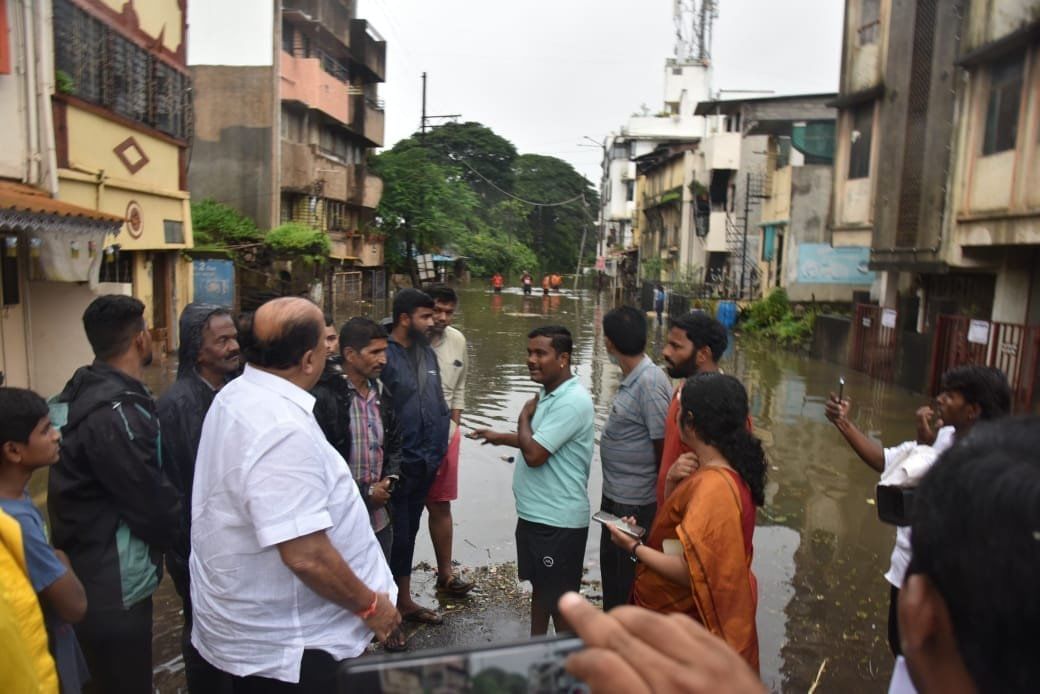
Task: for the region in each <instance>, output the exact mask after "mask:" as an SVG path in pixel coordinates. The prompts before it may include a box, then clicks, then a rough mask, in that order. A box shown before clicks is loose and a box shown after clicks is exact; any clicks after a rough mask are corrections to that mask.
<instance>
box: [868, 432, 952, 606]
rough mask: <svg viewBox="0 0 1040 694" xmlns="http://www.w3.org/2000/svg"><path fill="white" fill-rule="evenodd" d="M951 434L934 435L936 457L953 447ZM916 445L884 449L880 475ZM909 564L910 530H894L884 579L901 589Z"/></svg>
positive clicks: (902, 445) (938, 433)
mask: <svg viewBox="0 0 1040 694" xmlns="http://www.w3.org/2000/svg"><path fill="white" fill-rule="evenodd" d="M953 433H954V430H953V427H952V426H946V427H943V428H942V429H940V430H939V431H937V432H936V433H935V443H933V444H932V449H933V450H934V451H935V454H936V456H939V455H942V453H943V452H944V451H945V450H946V449H947V448H949V447H950V446H952V445H953ZM918 445H920V444H918V443H917V442H916V441H906V442H904V443H901V444H899V445H898V446H894V447H892V448H886V449H885V471H884V472H883V473H882V476H883V475H884V474H885V473H887V472H888V471H889V470H890V469H891V468H892V466H894V465H896V464H898V463H899V461H901V460H902V459H903V458H904V457H906V455H907V454H908V453H909V452H910V451H911V450H913V449H914V448H916V447H917V446H918ZM909 563H910V528H909V526H908V527H900V528H896V546H895V547H894V548H893V549H892V559H891V563H890V564H889V567H888V572H887V573H886V574H885V579H886V580H887V581H888V582H889V583H891V584H892V585H894V586H895V587H896V588H902V586H903V577H904V576H905V575H906V567H907V565H908V564H909Z"/></svg>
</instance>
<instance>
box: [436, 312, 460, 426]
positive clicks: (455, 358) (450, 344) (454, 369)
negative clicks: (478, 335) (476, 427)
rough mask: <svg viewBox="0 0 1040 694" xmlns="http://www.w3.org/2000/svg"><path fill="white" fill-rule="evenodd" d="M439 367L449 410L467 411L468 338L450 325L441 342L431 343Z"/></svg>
mask: <svg viewBox="0 0 1040 694" xmlns="http://www.w3.org/2000/svg"><path fill="white" fill-rule="evenodd" d="M430 346H431V347H433V352H434V354H436V355H437V366H438V367H439V368H440V370H441V386H442V387H443V388H444V400H445V402H447V403H448V409H449V410H464V409H466V366H467V363H468V361H467V359H466V337H465V335H463V334H462V333H461V332H459V331H458V330H456V329H455V328H453V327H451V326H450V325H449V326H448V327H446V328H445V329H444V336H443V337H442V338H440V340H435V341H431V343H430Z"/></svg>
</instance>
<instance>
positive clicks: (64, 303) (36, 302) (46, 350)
mask: <svg viewBox="0 0 1040 694" xmlns="http://www.w3.org/2000/svg"><path fill="white" fill-rule="evenodd" d="M101 287H102V289H101V290H100V292H99V293H101V294H116V293H118V294H128V293H129V292H127V291H126V288H127V287H129V285H101ZM29 292H30V298H29V300H30V302H31V303H30V305H31V307H32V309H31V310H32V315H33V317H34V320H32V329H31V336H30V339H31V345H32V361H33V377H32V386H33V389H34V390H36V391H37V392H38V393H40V394H41V395H43V396H44V397H50V396H52V395H55V394H57V393H59V392H60V391H61V389H62V388H63V387H64V386H65V382H66V381H68V380H69V377H70V376H72V372H73V371H75V370H76V369H77V368H79V367H80V366H83V365H85V364H89V363H90V362H92V361H93V360H94V354H93V353H92V352H91V351H90V344H89V343H88V342H87V336H86V334H84V332H83V312H84V311H85V310H86V308H87V306H88V305H89V304H90V302H91V301H93V300H94V299H95V298H96V297H97V296H98V294H95V293H94V292H92V291H90V288H89V287H87V286H86V285H79V284H69V283H65V282H30V283H29ZM37 316H40V317H42V316H46V320H36V319H35V317H37Z"/></svg>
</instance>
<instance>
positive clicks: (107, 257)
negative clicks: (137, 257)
mask: <svg viewBox="0 0 1040 694" xmlns="http://www.w3.org/2000/svg"><path fill="white" fill-rule="evenodd" d="M132 261H133V258H132V254H130V253H122V252H120V251H119V250H116V249H114V248H111V247H109V248H106V249H105V250H104V257H103V258H102V259H101V272H100V274H99V276H98V281H99V282H122V283H129V282H133V281H134V270H133V265H132Z"/></svg>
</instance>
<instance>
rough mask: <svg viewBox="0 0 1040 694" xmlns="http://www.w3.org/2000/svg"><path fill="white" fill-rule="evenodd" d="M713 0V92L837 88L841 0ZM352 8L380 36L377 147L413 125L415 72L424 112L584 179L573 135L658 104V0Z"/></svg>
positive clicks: (665, 49) (664, 9)
mask: <svg viewBox="0 0 1040 694" xmlns="http://www.w3.org/2000/svg"><path fill="white" fill-rule="evenodd" d="M718 5H719V17H718V19H717V20H716V21H715V32H714V40H713V43H712V60H713V68H714V78H713V83H712V89H713V91H715V90H720V89H721V90H727V89H733V90H744V89H756V90H757V89H762V90H773V91H774V92H775V93H776V94H797V93H817V92H832V91H836V90H837V86H838V73H839V67H840V61H841V26H842V19H843V14H844V5H845V3H844V2H841V0H718ZM357 16H358V17H359V18H362V19H367V20H368V21H369V22H370V24H371V25H372V26H373V27H374V28H375V29H376V31H378V32H379V33H380V34H381V35H382V36H383V37H384V38H385V39H386V40H387V63H388V65H387V74H386V83H385V84H382V85H380V90H381V97H382V98H383V99H384V100H385V102H386V142H385V145H386V146H387V147H391V146H393V144H394V143H395V142H397V141H398V140H400V139H403V138H405V137H408V136H409V135H410V134H411V133H413V132H415V131H416V130H417V129H418V126H419V118H420V113H421V83H420V75H421V73H422V72H423V71H425V72H427V73H428V84H427V113H429V114H431V115H446V114H461V118H460V120H461V121H470V120H472V121H478V122H481V123H483V124H485V125H487V126H489V127H490V128H491V129H493V130H494V131H495V132H496V133H498V134H499V135H501V136H503V137H505V138H506V139H508V140H510V141H512V142H513V144H514V145H516V147H517V149H518V150H519V151H520V152H521V153H536V154H549V155H553V156H557V157H560V158H561V159H565V160H566V161H568V162H570V163H571V164H572V165H573V166H574V167H575V168H576V169H578V171H580V172H581V173H582V174H584V175H585V176H586V177H588V178H589V179H590V180H591V181H596V182H598V181H599V177H600V161H601V159H602V152H601V150H600V149H599V148H597V147H596V146H595V145H593V144H592V143H591V142H589V141H588V140H586V139H585V137H589V138H592V139H593V140H596V141H602V140H603V138H604V136H605V135H607V134H608V133H609V132H611V131H616V130H617V129H618V128H619V127H620V126H621V125H622V124H623V123H624V121H625V119H627V118H628V117H629V116H630V115H632V114H633V113H635V112H636V111H638V110H639V109H640V106H641V105H643V104H646V105H647V107H649V109H650V111H651V112H656V111H658V110H659V109H660V108H661V103H662V99H663V80H664V77H663V73H664V62H665V60H666V59H667V58H669V57H671V56H672V53H673V49H674V46H675V30H674V25H673V22H672V2H669V1H668V0H524V1H518V0H514V1H512V2H507V1H506V0H436V1H434V0H359V2H358V14H357ZM738 96H739V95H737V94H729V95H727V94H725V93H723V94H722V98H737V97H738ZM586 145H587V146H586Z"/></svg>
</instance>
